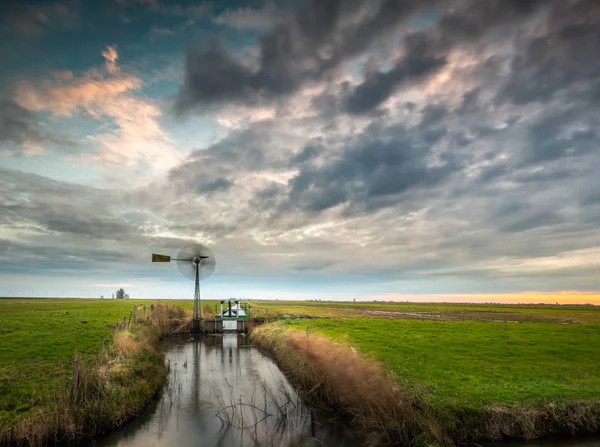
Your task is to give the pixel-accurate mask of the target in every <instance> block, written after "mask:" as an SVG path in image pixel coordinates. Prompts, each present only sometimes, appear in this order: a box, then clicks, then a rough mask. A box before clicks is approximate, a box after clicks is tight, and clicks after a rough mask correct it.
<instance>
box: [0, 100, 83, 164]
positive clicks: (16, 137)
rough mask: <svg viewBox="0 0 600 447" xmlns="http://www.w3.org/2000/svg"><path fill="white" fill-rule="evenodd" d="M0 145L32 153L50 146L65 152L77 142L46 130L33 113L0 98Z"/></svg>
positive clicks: (7, 149)
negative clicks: (1, 143)
mask: <svg viewBox="0 0 600 447" xmlns="http://www.w3.org/2000/svg"><path fill="white" fill-rule="evenodd" d="M0 142H4V143H6V146H4V145H3V146H0V148H1V149H4V150H5V151H7V152H11V153H13V154H14V153H17V154H21V155H33V154H38V153H40V152H42V151H43V148H44V147H51V148H54V149H59V150H62V151H65V152H69V151H73V150H75V149H76V148H77V144H76V143H75V142H74V141H71V140H70V139H68V138H65V137H63V136H61V135H57V134H54V133H52V132H47V131H45V130H44V128H43V126H41V124H40V123H39V122H38V121H37V120H36V118H35V116H34V113H33V112H32V111H31V110H29V109H26V108H24V107H22V106H20V105H19V104H17V103H15V102H14V101H12V100H9V99H0Z"/></svg>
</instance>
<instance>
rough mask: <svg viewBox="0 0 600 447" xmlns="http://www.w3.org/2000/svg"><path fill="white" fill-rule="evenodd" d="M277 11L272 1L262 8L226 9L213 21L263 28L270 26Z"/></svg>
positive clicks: (241, 27)
mask: <svg viewBox="0 0 600 447" xmlns="http://www.w3.org/2000/svg"><path fill="white" fill-rule="evenodd" d="M278 14H279V13H278V12H277V10H276V8H275V6H274V5H273V4H272V3H267V4H266V5H265V6H264V7H263V8H262V9H253V8H244V7H239V8H237V9H226V10H225V11H223V12H222V13H221V14H219V15H218V16H216V17H215V18H214V19H213V21H214V22H215V23H218V24H219V25H227V26H230V27H232V28H237V29H257V30H265V29H268V28H271V27H272V26H273V25H274V22H275V21H276V20H277V17H278Z"/></svg>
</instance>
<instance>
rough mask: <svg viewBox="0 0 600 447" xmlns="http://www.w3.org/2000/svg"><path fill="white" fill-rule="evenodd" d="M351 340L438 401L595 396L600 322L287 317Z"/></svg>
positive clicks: (407, 385) (470, 403)
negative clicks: (577, 323) (559, 322)
mask: <svg viewBox="0 0 600 447" xmlns="http://www.w3.org/2000/svg"><path fill="white" fill-rule="evenodd" d="M307 325H308V326H309V329H310V331H313V332H316V333H319V334H322V335H325V336H327V337H330V338H332V339H334V340H337V341H342V342H345V343H349V344H351V345H353V346H355V347H356V348H358V350H360V352H362V353H364V354H366V355H368V356H372V357H373V358H375V359H376V360H377V361H379V362H380V363H381V364H382V365H383V366H384V367H385V368H387V369H388V370H389V371H392V372H393V374H394V376H395V378H396V380H397V381H398V382H399V383H400V384H402V387H403V389H405V390H406V389H409V390H411V391H412V392H413V393H415V394H416V393H418V394H421V395H422V396H423V397H425V398H426V399H427V400H429V401H431V402H432V403H434V404H435V405H438V406H444V407H455V408H464V407H468V408H478V407H482V406H486V405H490V404H504V405H514V404H522V403H531V404H535V403H539V402H542V401H544V400H553V401H561V400H569V399H600V370H599V369H598V364H599V362H600V325H584V324H581V325H575V324H573V325H564V324H552V323H524V324H510V323H491V322H490V323H487V322H480V321H452V322H449V321H415V320H386V319H377V320H372V319H316V320H311V321H310V322H309V323H307V322H306V321H305V320H287V321H286V322H285V323H284V326H286V327H292V328H297V329H301V330H304V329H305V327H306V326H307Z"/></svg>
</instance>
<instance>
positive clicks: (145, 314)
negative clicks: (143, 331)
mask: <svg viewBox="0 0 600 447" xmlns="http://www.w3.org/2000/svg"><path fill="white" fill-rule="evenodd" d="M144 321H146V305H145V304H144Z"/></svg>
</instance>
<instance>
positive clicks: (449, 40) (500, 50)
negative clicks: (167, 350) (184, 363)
mask: <svg viewBox="0 0 600 447" xmlns="http://www.w3.org/2000/svg"><path fill="white" fill-rule="evenodd" d="M154 4H155V5H157V4H159V3H154ZM569 6H570V7H569V8H565V7H564V3H562V2H560V1H554V0H551V1H548V2H538V1H527V2H522V1H499V0H491V1H488V2H478V1H474V0H473V1H470V0H469V1H456V2H435V1H428V2H425V3H422V2H412V1H409V2H398V1H385V0H378V1H374V2H367V1H362V0H355V1H354V0H353V1H351V2H345V1H344V2H341V1H337V2H336V1H326V2H322V1H321V2H316V1H315V2H311V1H309V2H298V3H294V5H293V8H292V9H291V10H290V11H289V12H280V14H281V15H280V16H278V18H277V20H275V21H273V22H272V23H270V24H269V26H268V27H266V28H265V27H261V28H260V32H259V36H258V38H257V40H256V46H253V47H248V48H244V49H242V50H239V51H238V50H233V49H232V47H229V46H228V45H226V44H225V43H224V42H225V41H224V40H218V39H217V40H213V41H208V42H206V45H205V47H204V48H201V49H198V48H195V49H190V50H189V51H188V54H187V56H186V67H185V71H184V81H183V84H182V85H181V87H180V90H179V92H178V95H177V101H176V103H177V107H178V110H179V112H180V113H183V114H192V113H193V112H196V111H199V112H202V113H205V114H210V117H209V118H208V119H209V120H210V119H212V120H214V122H216V123H217V124H218V125H220V126H221V127H220V128H219V137H218V138H217V139H215V140H214V141H210V142H209V143H204V144H200V145H198V147H195V149H194V150H193V151H192V152H191V153H190V154H189V156H187V157H185V158H183V159H179V160H177V159H176V158H175V159H174V161H173V163H172V165H171V166H168V165H169V163H168V162H166V161H165V158H166V155H165V154H171V153H173V151H174V146H175V144H174V143H173V142H172V141H171V140H170V138H169V137H168V136H167V134H166V133H165V132H164V131H163V130H162V127H161V126H159V124H158V121H159V120H160V118H161V115H160V110H159V109H158V108H157V106H156V104H155V103H153V102H152V101H150V100H148V99H147V98H143V97H140V96H139V93H140V90H141V89H142V88H143V82H142V80H141V78H140V77H139V76H137V75H136V74H133V73H131V72H129V71H128V70H127V69H126V68H125V66H123V67H121V69H119V67H120V66H119V65H118V64H117V62H119V61H120V60H119V59H118V53H117V51H116V48H115V49H114V50H115V51H114V54H113V53H110V52H109V51H108V50H107V51H105V52H106V53H107V55H110V57H106V56H105V63H104V65H103V66H101V67H100V68H97V69H91V70H89V71H88V72H86V73H84V74H81V75H76V74H74V73H71V72H61V73H57V74H56V75H53V77H52V78H49V79H46V80H43V81H41V82H39V83H36V82H33V81H30V82H28V83H26V84H24V85H20V86H19V90H17V92H18V95H17V96H16V97H15V100H16V101H17V102H15V103H14V104H13V106H14V107H17V109H14V111H13V112H11V114H10V118H11V120H13V121H15V122H13V121H10V122H8V121H7V123H8V124H7V125H6V126H5V128H6V129H8V130H3V135H5V140H10V141H12V142H13V143H11V144H16V143H14V142H15V141H16V142H18V141H22V140H21V138H24V137H21V136H20V135H22V134H31V135H35V134H36V133H35V132H36V130H39V129H38V126H37V125H36V124H35V113H37V112H48V113H50V114H51V115H53V117H75V116H85V117H93V119H94V120H98V121H99V122H102V123H104V124H106V123H109V124H108V125H107V127H106V128H105V130H103V131H102V132H100V133H97V134H95V135H93V136H90V138H89V139H88V141H90V142H93V143H94V144H95V146H94V147H95V148H96V149H97V152H96V153H95V155H96V156H98V157H100V156H101V157H103V158H104V159H105V160H109V159H110V160H111V161H112V162H114V163H122V162H123V161H129V160H131V159H134V160H138V157H139V158H142V159H146V158H147V159H149V160H153V161H154V162H155V163H156V165H167V166H168V167H167V166H165V167H166V168H167V169H166V170H167V174H166V175H164V176H161V175H157V176H152V177H151V181H149V182H147V183H145V184H144V185H138V186H137V187H135V188H130V189H126V188H125V187H124V186H122V185H121V184H120V183H117V184H118V185H119V186H118V187H116V186H115V187H113V186H112V185H111V184H104V185H102V188H103V189H100V188H91V187H81V186H80V185H72V184H68V183H66V182H55V181H51V180H49V179H47V178H44V177H41V176H33V175H28V174H24V173H17V172H16V171H11V170H3V171H2V172H1V173H0V191H2V193H0V216H2V217H1V218H0V219H2V220H1V221H0V225H1V229H0V231H2V233H0V237H1V238H2V240H3V241H4V242H3V243H2V244H0V254H2V253H4V255H3V256H4V258H3V259H4V261H3V262H4V263H1V265H0V267H1V268H2V269H5V268H7V269H9V270H7V271H11V272H13V271H14V269H15V267H10V266H8V264H9V263H8V258H9V257H12V256H14V255H15V254H16V255H18V256H19V258H18V259H20V260H21V261H19V262H20V266H21V267H19V268H22V269H27V268H29V269H37V268H40V266H43V265H44V263H46V262H48V260H50V259H52V256H56V257H57V259H58V263H57V265H58V267H57V269H58V268H60V269H63V270H64V271H68V270H69V269H72V271H74V272H81V271H82V270H85V269H90V268H94V267H93V264H94V263H93V262H92V261H91V259H96V258H97V259H99V260H100V261H101V265H102V269H106V270H105V271H108V269H109V268H112V269H114V270H115V271H121V269H124V270H127V269H129V268H132V269H134V267H131V266H132V265H133V266H135V268H136V269H139V270H142V269H146V264H147V262H148V257H147V256H146V257H144V256H145V255H144V254H145V253H147V252H148V250H149V247H150V246H151V245H154V244H156V245H161V246H164V247H167V251H166V252H171V251H172V252H176V251H177V249H178V248H179V247H180V246H181V245H183V243H184V242H185V241H188V240H196V241H201V242H203V243H207V244H210V245H211V246H212V247H214V248H215V251H217V252H218V254H217V256H218V257H219V263H220V264H219V266H220V269H222V270H220V274H222V275H223V276H222V278H227V281H229V279H231V278H237V279H238V280H240V278H243V280H246V279H248V281H249V282H251V281H265V283H268V284H273V283H274V282H277V281H281V282H284V281H285V282H286V284H294V286H289V287H297V288H298V289H301V290H304V289H303V288H307V289H308V288H314V290H313V291H315V290H316V292H315V293H318V292H319V291H324V290H325V289H326V288H327V290H329V291H331V290H332V289H334V288H335V287H339V288H340V289H339V290H342V289H344V288H345V290H346V291H347V290H348V289H349V288H352V293H356V294H362V295H368V296H387V295H386V294H387V293H389V292H396V291H402V292H403V296H413V293H414V294H420V293H430V294H440V293H443V294H452V295H455V296H460V297H463V296H466V295H464V292H465V291H473V290H477V291H479V292H480V293H481V294H483V293H484V292H486V291H493V292H496V293H499V292H505V293H506V294H510V293H509V292H512V291H521V290H540V289H542V292H549V291H556V290H565V289H581V290H585V289H589V290H594V288H597V266H598V263H599V262H600V261H599V259H600V258H599V257H598V247H600V232H598V222H599V219H600V206H599V204H600V199H598V194H596V193H595V191H598V190H599V189H600V177H598V175H597V173H596V171H597V166H598V163H600V152H599V151H598V150H597V148H598V143H599V137H600V135H598V132H597V129H598V128H599V125H600V122H599V118H598V116H600V115H599V114H598V104H599V103H598V98H599V96H598V93H599V92H600V88H599V84H598V82H599V79H600V76H599V75H600V69H599V66H598V61H597V60H596V59H595V58H593V57H592V55H593V54H595V53H597V50H598V48H597V46H598V42H599V40H598V31H597V30H598V26H597V23H598V15H597V14H596V11H597V10H598V8H597V7H596V6H595V3H593V2H590V1H587V0H578V1H574V2H571V3H570V5H569ZM254 12H256V11H254V10H253V11H246V10H244V11H243V13H242V12H241V11H240V10H231V11H230V13H229V15H227V14H225V15H221V16H218V17H221V19H219V20H221V21H224V20H226V19H225V18H226V17H229V19H228V20H230V23H229V25H228V26H236V23H237V24H238V25H239V26H242V25H243V23H242V22H243V20H242V19H243V18H244V17H245V18H246V19H247V21H248V22H249V23H252V21H251V20H250V18H249V15H251V13H254ZM236 14H237V15H236ZM253 19H254V18H253ZM236 20H242V22H236ZM254 24H255V25H256V26H258V24H259V22H255V23H254ZM262 25H267V22H266V21H265V22H263V23H262ZM262 25H261V26H262ZM243 26H246V25H243ZM245 29H249V28H245ZM253 29H257V28H253ZM230 32H231V30H229V31H227V33H230ZM111 54H112V55H111ZM110 61H112V62H110ZM113 63H114V70H113V69H112V68H109V67H112V66H113V65H112V64H113ZM190 119H191V120H193V119H194V118H193V117H192V118H190ZM204 122H205V121H202V123H204ZM196 123H197V122H196V121H193V122H192V124H193V125H195V124H196ZM3 125H4V124H3ZM3 129H4V128H3ZM186 144H188V143H186ZM140 166H145V165H144V163H143V162H140ZM78 247H79V248H78ZM169 250H170V251H169ZM20 253H24V254H20ZM120 254H124V255H125V256H126V261H127V262H125V261H124V260H123V259H121V258H119V255H120ZM11 268H12V269H13V270H10V269H11ZM262 272H268V274H265V273H262ZM267 276H268V278H267ZM94 277H97V276H96V275H94ZM127 278H135V276H132V275H129V276H124V277H123V278H115V280H114V281H113V280H112V279H111V280H110V281H111V282H116V281H126V280H128V279H127ZM223 281H224V282H225V280H223ZM88 282H90V281H88ZM321 284H326V285H327V286H323V287H322V288H319V287H320V285H321ZM273 287H275V286H273ZM436 296H437V295H436ZM482 296H483V295H482ZM536 296H537V295H536ZM457 299H458V298H457ZM478 299H479V298H478ZM527 299H529V298H527ZM532 299H533V298H532ZM536 299H537V298H536ZM582 299H586V298H582Z"/></svg>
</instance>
